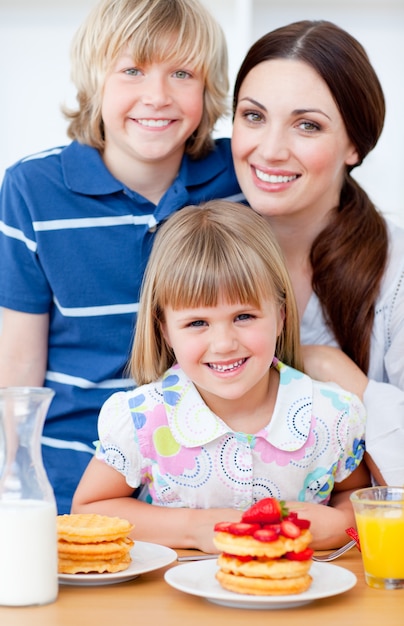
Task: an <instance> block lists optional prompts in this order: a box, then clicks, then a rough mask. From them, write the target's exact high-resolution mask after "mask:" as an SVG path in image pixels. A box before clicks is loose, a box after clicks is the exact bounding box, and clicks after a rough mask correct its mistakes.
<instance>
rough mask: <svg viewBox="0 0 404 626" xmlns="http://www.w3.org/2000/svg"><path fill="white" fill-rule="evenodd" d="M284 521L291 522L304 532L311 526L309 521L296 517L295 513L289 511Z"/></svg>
mask: <svg viewBox="0 0 404 626" xmlns="http://www.w3.org/2000/svg"><path fill="white" fill-rule="evenodd" d="M285 520H289V521H290V522H293V523H294V524H296V526H298V527H299V528H300V530H306V529H307V528H310V525H311V522H310V520H308V519H303V518H300V517H298V515H297V513H295V512H294V511H291V512H290V513H289V514H288V515H287V516H286V517H285Z"/></svg>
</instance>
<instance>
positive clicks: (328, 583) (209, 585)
mask: <svg viewBox="0 0 404 626" xmlns="http://www.w3.org/2000/svg"><path fill="white" fill-rule="evenodd" d="M216 571H217V564H216V561H197V562H193V563H187V564H186V565H178V566H176V567H172V568H171V569H169V570H168V571H167V572H166V573H165V575H164V578H165V580H166V582H167V583H168V584H169V585H171V587H174V588H175V589H179V591H184V592H185V593H190V594H193V595H195V596H201V597H202V598H206V599H207V600H209V602H213V603H214V604H222V605H223V606H230V607H234V608H239V609H288V608H292V607H296V606H302V605H304V604H308V603H309V602H313V600H318V599H319V598H328V597H329V596H334V595H337V594H339V593H343V592H344V591H348V589H351V588H352V587H354V586H355V584H356V580H357V579H356V576H355V574H353V573H352V572H350V571H349V570H347V569H344V568H343V567H339V566H338V565H331V564H330V563H313V565H312V566H311V569H310V574H311V576H312V577H313V582H312V584H311V587H310V589H308V590H307V591H305V592H303V593H299V594H293V595H283V596H251V595H246V594H241V593H240V594H239V593H234V592H232V591H226V589H223V587H221V585H220V584H219V583H218V581H217V580H216V578H215V573H216Z"/></svg>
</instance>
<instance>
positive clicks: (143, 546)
mask: <svg viewBox="0 0 404 626" xmlns="http://www.w3.org/2000/svg"><path fill="white" fill-rule="evenodd" d="M130 555H131V557H132V562H131V564H130V565H129V567H128V568H127V569H125V570H124V571H123V572H115V573H112V574H109V573H107V574H59V582H60V583H62V584H63V585H78V586H83V587H86V586H87V587H93V586H96V585H113V584H115V583H122V582H125V581H127V580H132V579H133V578H137V577H138V576H140V574H145V573H146V572H152V571H153V570H155V569H159V568H160V567H165V566H166V565H169V564H170V563H172V562H173V561H175V560H176V558H177V553H176V552H175V551H174V550H171V548H166V547H165V546H160V545H158V544H156V543H146V542H144V541H136V542H135V545H134V546H133V548H132V550H131V551H130Z"/></svg>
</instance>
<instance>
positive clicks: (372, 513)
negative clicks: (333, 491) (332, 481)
mask: <svg viewBox="0 0 404 626" xmlns="http://www.w3.org/2000/svg"><path fill="white" fill-rule="evenodd" d="M351 502H352V505H353V508H354V512H355V519H356V525H357V528H358V534H359V541H360V547H361V553H362V560H363V567H364V570H365V579H366V582H367V584H368V585H369V586H370V587H375V588H376V589H403V588H404V487H368V488H366V489H359V490H357V491H355V492H354V493H352V494H351Z"/></svg>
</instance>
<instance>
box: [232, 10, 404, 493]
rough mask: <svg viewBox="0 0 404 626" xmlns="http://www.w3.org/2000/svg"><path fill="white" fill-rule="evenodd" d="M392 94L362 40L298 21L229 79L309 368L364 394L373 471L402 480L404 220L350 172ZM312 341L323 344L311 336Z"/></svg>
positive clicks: (250, 188)
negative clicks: (396, 220)
mask: <svg viewBox="0 0 404 626" xmlns="http://www.w3.org/2000/svg"><path fill="white" fill-rule="evenodd" d="M384 115H385V102H384V96H383V92H382V88H381V86H380V83H379V80H378V78H377V76H376V74H375V71H374V69H373V68H372V66H371V64H370V62H369V59H368V57H367V55H366V52H365V51H364V49H363V47H362V46H361V45H360V44H359V42H358V41H357V40H356V39H354V38H353V37H352V36H351V35H349V34H348V33H347V32H346V31H344V30H342V29H341V28H339V27H338V26H336V25H334V24H332V23H330V22H326V21H301V22H297V23H294V24H290V25H288V26H285V27H282V28H279V29H277V30H275V31H273V32H270V33H268V34H266V35H264V36H263V37H262V38H261V39H259V40H258V41H257V42H256V43H255V44H254V45H253V46H252V47H251V49H250V50H249V52H248V53H247V55H246V58H245V59H244V61H243V63H242V65H241V68H240V70H239V73H238V76H237V79H236V84H235V90H234V131H233V139H232V152H233V158H234V163H235V168H236V174H237V176H238V179H239V182H240V186H241V188H242V190H243V192H244V194H245V196H246V197H247V200H248V202H249V203H250V205H251V206H252V207H253V208H254V209H255V210H256V211H258V212H259V213H261V214H262V215H264V216H266V217H267V218H268V220H269V221H270V223H271V226H272V228H273V229H274V231H275V233H276V236H277V238H278V241H279V243H280V245H281V248H282V250H283V253H284V255H285V259H286V263H287V266H288V269H289V272H290V274H291V277H292V282H293V286H294V289H295V293H296V298H297V303H298V308H299V315H300V320H301V338H302V343H303V344H305V347H304V362H305V369H306V371H307V373H308V374H309V375H311V376H312V377H313V378H317V379H320V380H334V381H335V382H337V383H339V384H340V385H341V386H342V387H344V388H346V389H349V390H351V391H352V392H355V393H356V394H357V395H359V396H360V397H362V398H363V400H364V403H365V406H366V408H367V412H368V423H367V430H366V445H367V451H368V452H367V460H368V463H369V466H370V468H371V470H372V473H373V475H374V477H375V479H376V480H377V481H378V482H383V483H389V484H399V485H400V484H403V483H404V455H403V453H402V450H403V449H404V255H403V250H404V231H403V230H402V229H399V228H398V227H396V226H394V225H393V224H390V223H388V222H386V220H385V219H384V218H383V217H382V215H381V214H380V213H379V212H378V211H377V209H376V208H375V206H374V205H373V203H372V202H371V200H370V199H369V197H368V196H367V194H366V193H365V191H364V190H363V189H362V188H361V187H360V185H359V184H358V183H357V182H356V181H355V180H354V179H353V178H352V176H351V172H352V170H353V168H354V167H357V166H358V165H360V164H361V163H362V161H363V159H364V158H365V156H366V155H367V154H368V153H369V152H370V151H371V150H372V149H373V148H374V147H375V145H376V143H377V141H378V139H379V136H380V134H381V131H382V128H383V123H384ZM314 344H316V345H314Z"/></svg>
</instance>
